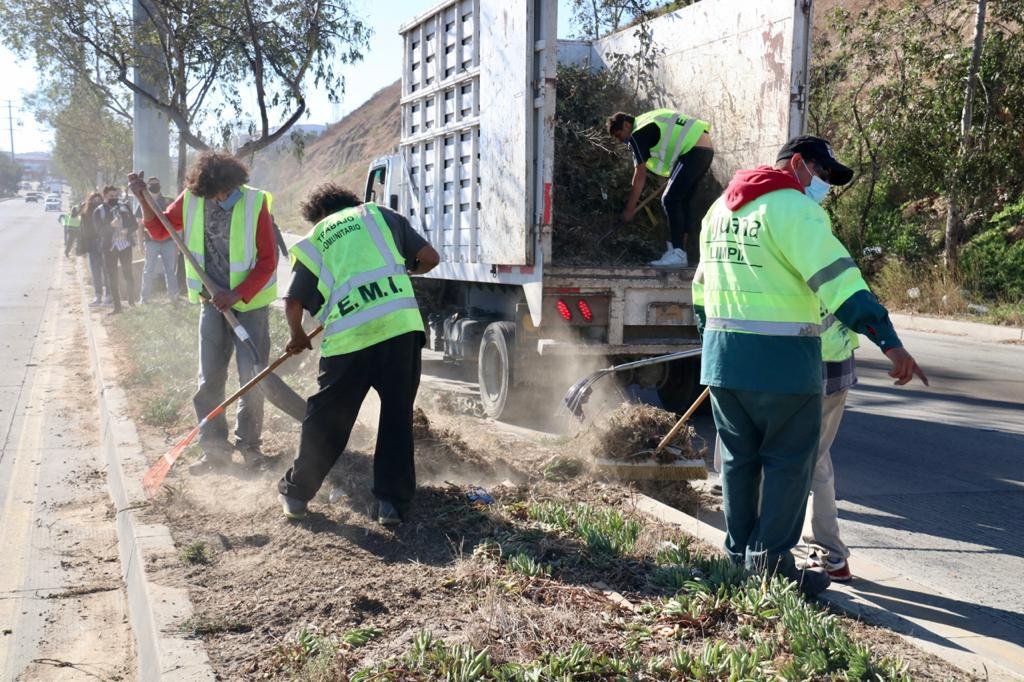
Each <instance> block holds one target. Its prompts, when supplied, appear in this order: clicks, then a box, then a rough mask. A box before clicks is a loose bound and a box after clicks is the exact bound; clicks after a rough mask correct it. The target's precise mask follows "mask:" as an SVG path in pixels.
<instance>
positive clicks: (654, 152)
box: [633, 109, 711, 178]
mask: <svg viewBox="0 0 1024 682" xmlns="http://www.w3.org/2000/svg"><path fill="white" fill-rule="evenodd" d="M649 123H653V124H654V125H656V126H658V130H659V131H660V132H661V135H660V136H659V137H658V144H656V145H654V147H652V148H651V158H649V159H647V169H648V170H649V171H651V172H652V173H657V174H658V175H661V176H663V177H666V178H667V177H668V176H670V175H672V166H674V165H675V163H676V159H678V158H679V157H680V156H682V155H683V154H685V153H686V152H688V151H690V150H691V149H693V148H694V146H695V145H696V144H697V141H698V140H700V138H701V136H702V135H703V134H704V133H706V132H707V131H708V130H710V129H711V124H710V123H708V122H707V121H702V120H700V119H697V118H690V117H688V116H684V115H683V114H680V113H679V112H677V111H673V110H672V109H655V110H654V111H648V112H647V113H646V114H640V115H639V116H637V117H636V120H635V121H634V122H633V130H634V131H635V130H640V129H641V128H643V127H644V126H645V125H647V124H649Z"/></svg>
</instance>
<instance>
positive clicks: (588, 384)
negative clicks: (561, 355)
mask: <svg viewBox="0 0 1024 682" xmlns="http://www.w3.org/2000/svg"><path fill="white" fill-rule="evenodd" d="M700 353H701V349H700V348H692V349H690V350H683V351H678V352H676V353H668V354H667V355H656V356H654V357H650V358H644V359H643V360H634V361H633V362H626V363H623V364H621V365H613V366H612V367H606V368H605V369H599V370H597V371H596V372H591V373H590V374H588V375H587V376H585V377H583V378H582V379H580V380H579V381H577V382H576V383H575V384H573V385H572V387H571V388H570V389H569V390H568V391H567V392H566V394H565V396H564V397H563V398H562V405H563V406H564V407H565V408H566V409H567V410H568V411H569V413H570V414H572V415H573V416H574V417H576V418H577V419H579V420H580V421H583V406H584V405H585V404H586V402H587V400H588V399H589V398H590V394H591V392H592V391H593V388H594V384H596V383H597V382H598V381H600V380H601V379H602V378H604V377H606V376H608V375H610V374H615V373H617V372H626V371H628V370H631V369H636V368H637V367H648V366H650V365H657V364H660V363H662V362H672V361H673V360H682V359H684V358H693V357H697V356H699V355H700Z"/></svg>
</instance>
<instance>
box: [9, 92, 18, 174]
mask: <svg viewBox="0 0 1024 682" xmlns="http://www.w3.org/2000/svg"><path fill="white" fill-rule="evenodd" d="M7 128H8V130H10V131H11V161H17V159H15V158H14V102H13V101H12V100H7Z"/></svg>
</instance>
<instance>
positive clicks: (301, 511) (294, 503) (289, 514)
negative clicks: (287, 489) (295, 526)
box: [277, 493, 308, 519]
mask: <svg viewBox="0 0 1024 682" xmlns="http://www.w3.org/2000/svg"><path fill="white" fill-rule="evenodd" d="M277 499H279V500H281V512H282V513H283V514H284V515H285V517H286V518H289V519H304V518H306V513H307V511H308V510H307V508H306V503H305V502H304V501H302V500H296V499H295V498H294V497H288V496H287V495H285V494H283V493H279V494H278V496H277Z"/></svg>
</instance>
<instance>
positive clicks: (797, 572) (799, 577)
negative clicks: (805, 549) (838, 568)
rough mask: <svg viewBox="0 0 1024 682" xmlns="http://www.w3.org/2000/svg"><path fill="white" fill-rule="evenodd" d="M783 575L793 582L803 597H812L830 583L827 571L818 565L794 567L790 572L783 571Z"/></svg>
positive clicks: (826, 587)
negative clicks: (813, 566)
mask: <svg viewBox="0 0 1024 682" xmlns="http://www.w3.org/2000/svg"><path fill="white" fill-rule="evenodd" d="M783 575H785V576H786V577H787V578H789V579H790V580H792V581H793V582H795V583H796V584H797V587H799V588H800V592H801V593H802V594H803V595H804V596H805V597H809V598H812V599H813V598H814V597H817V596H818V595H819V594H821V593H822V592H824V591H825V590H827V589H828V587H829V585H831V584H832V580H831V579H830V578H829V577H828V573H826V572H825V569H823V568H820V567H815V568H808V567H805V568H796V567H794V568H793V570H792V572H784V573H783Z"/></svg>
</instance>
